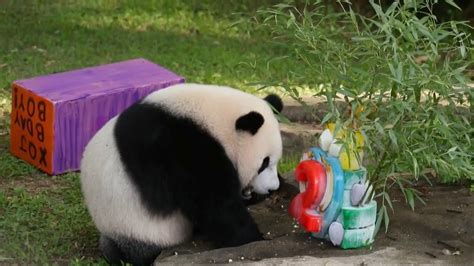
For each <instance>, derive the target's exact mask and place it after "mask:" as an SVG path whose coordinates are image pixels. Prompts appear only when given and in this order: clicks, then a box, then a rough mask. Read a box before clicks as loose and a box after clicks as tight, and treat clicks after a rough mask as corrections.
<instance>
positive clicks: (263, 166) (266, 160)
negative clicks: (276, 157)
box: [258, 156, 270, 174]
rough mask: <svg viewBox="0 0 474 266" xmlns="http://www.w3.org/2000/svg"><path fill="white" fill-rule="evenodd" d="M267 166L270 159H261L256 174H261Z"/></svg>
mask: <svg viewBox="0 0 474 266" xmlns="http://www.w3.org/2000/svg"><path fill="white" fill-rule="evenodd" d="M268 164H270V158H269V157H268V156H267V157H265V159H263V162H262V165H261V166H260V169H258V173H259V174H260V173H261V172H263V170H265V168H267V167H268Z"/></svg>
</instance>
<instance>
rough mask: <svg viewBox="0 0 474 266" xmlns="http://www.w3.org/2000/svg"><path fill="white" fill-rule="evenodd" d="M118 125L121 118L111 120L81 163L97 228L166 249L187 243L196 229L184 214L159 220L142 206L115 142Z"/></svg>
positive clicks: (88, 148)
mask: <svg viewBox="0 0 474 266" xmlns="http://www.w3.org/2000/svg"><path fill="white" fill-rule="evenodd" d="M116 121H117V117H115V118H113V119H111V120H110V121H109V122H108V123H106V125H105V126H104V127H103V128H102V129H101V130H100V131H99V132H98V133H97V134H96V135H95V136H94V137H93V138H92V140H91V141H90V142H89V144H88V145H87V147H86V149H85V151H84V155H83V160H82V162H81V169H82V170H81V186H82V191H83V194H84V197H85V201H86V205H87V207H88V210H89V213H90V215H91V216H92V219H93V221H94V223H95V225H96V226H97V228H98V229H99V231H100V232H102V233H105V234H108V235H111V236H113V235H124V236H131V237H134V238H137V239H140V240H143V241H146V242H149V243H154V244H158V245H163V246H170V245H175V244H178V243H180V242H182V241H184V240H185V238H186V237H188V236H189V235H190V234H191V231H192V228H191V225H190V223H189V221H187V220H186V219H185V218H184V217H183V215H182V214H181V213H179V212H176V213H175V214H174V215H171V216H167V217H159V216H157V215H155V214H153V215H152V214H151V213H150V212H149V211H148V210H147V209H146V208H145V207H144V206H143V204H142V203H141V202H140V198H139V195H138V193H137V191H136V189H135V187H134V186H133V184H132V182H131V180H130V178H129V177H128V176H127V173H126V172H125V169H124V167H123V164H122V163H121V161H120V156H119V153H118V151H117V146H116V144H115V140H114V138H113V130H114V126H115V124H116ZM110 173H114V174H113V175H111V174H110Z"/></svg>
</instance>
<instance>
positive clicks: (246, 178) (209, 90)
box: [81, 84, 282, 246]
mask: <svg viewBox="0 0 474 266" xmlns="http://www.w3.org/2000/svg"><path fill="white" fill-rule="evenodd" d="M145 102H149V103H153V104H157V105H159V106H161V107H163V108H166V109H168V111H170V112H171V113H173V114H174V115H177V116H181V117H187V118H190V119H192V120H193V121H195V122H196V123H198V124H200V125H202V126H203V127H204V128H206V129H207V130H208V131H209V132H210V133H211V134H212V135H213V136H214V137H215V138H216V139H217V140H218V141H219V142H220V143H222V144H223V146H224V148H225V151H226V153H227V155H228V156H229V158H230V159H231V161H232V162H233V163H234V164H235V167H236V168H237V169H238V172H239V174H240V181H241V184H242V187H245V186H247V185H248V184H250V183H251V184H252V186H254V189H255V191H256V192H258V193H262V194H265V193H267V192H268V190H275V189H277V188H278V186H279V183H278V176H277V171H276V164H277V162H278V160H279V159H280V157H281V153H282V143H281V136H280V130H279V125H278V122H277V120H276V119H275V117H274V115H273V112H272V110H271V108H270V107H269V106H268V104H267V103H266V102H265V101H264V100H262V99H260V98H258V97H255V96H253V95H250V94H247V93H244V92H241V91H238V90H234V89H231V88H228V87H218V86H209V85H196V84H181V85H175V86H172V87H169V88H167V89H164V90H160V91H158V92H154V93H152V94H150V95H149V96H147V97H146V98H145ZM250 111H257V112H259V113H260V114H262V115H263V117H264V119H265V122H264V125H263V126H262V127H261V128H260V129H259V130H258V132H257V133H256V134H255V135H253V136H252V135H251V134H250V133H248V132H238V131H236V130H235V122H236V120H237V119H238V118H239V117H240V116H242V115H245V114H247V113H249V112H250ZM115 123H116V117H115V118H113V119H111V120H110V121H109V122H108V123H107V124H106V125H105V126H104V127H103V128H102V129H101V130H100V131H99V132H98V133H97V134H96V135H95V136H94V137H93V139H92V140H91V141H90V142H89V144H88V145H87V147H86V149H85V152H84V155H83V160H82V162H81V171H82V172H81V182H82V190H83V193H84V196H85V201H86V205H87V207H88V209H89V213H90V214H91V216H92V218H93V220H94V223H95V224H96V226H97V228H98V229H99V231H101V232H102V233H106V234H107V233H108V234H111V235H113V234H115V233H120V234H125V236H133V237H135V238H138V239H140V240H143V241H147V242H149V243H154V244H157V245H160V246H171V245H175V244H178V243H180V242H182V241H184V240H185V239H186V238H187V237H188V236H190V234H191V231H192V228H191V224H190V222H189V221H187V219H186V218H185V217H184V216H183V215H182V214H181V213H180V212H178V211H177V212H176V213H174V214H173V215H172V216H167V217H166V218H165V217H160V216H157V215H151V214H150V213H149V212H148V211H147V210H146V209H145V208H144V206H142V204H141V202H140V199H139V195H138V193H137V191H136V189H135V188H134V186H133V185H132V184H131V181H130V180H129V178H128V177H127V174H126V172H125V170H124V168H123V165H122V163H121V161H120V158H119V154H118V151H117V147H116V145H115V140H114V138H113V129H114V126H115ZM267 156H269V157H270V163H269V167H268V168H267V169H265V170H264V171H263V172H262V173H261V174H260V175H257V172H258V169H259V167H260V165H261V163H262V161H263V159H264V158H265V157H267Z"/></svg>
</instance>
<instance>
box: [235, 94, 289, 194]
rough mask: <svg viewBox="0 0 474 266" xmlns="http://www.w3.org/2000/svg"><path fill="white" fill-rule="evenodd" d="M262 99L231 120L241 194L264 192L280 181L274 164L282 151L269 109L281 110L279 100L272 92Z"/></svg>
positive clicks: (276, 128)
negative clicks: (256, 107)
mask: <svg viewBox="0 0 474 266" xmlns="http://www.w3.org/2000/svg"><path fill="white" fill-rule="evenodd" d="M264 100H265V101H266V103H265V102H264V101H263V100H262V106H261V108H259V110H253V111H249V112H248V113H245V114H243V115H241V116H240V117H239V118H238V119H237V120H236V121H235V129H236V130H237V138H238V146H239V148H238V150H239V152H238V153H237V170H238V172H239V176H240V181H241V185H242V188H243V191H242V192H243V194H242V196H243V197H244V198H246V197H250V194H251V192H256V193H257V194H268V193H269V192H271V191H273V190H276V189H278V187H279V185H280V182H279V179H278V172H277V164H278V161H279V160H280V157H281V155H282V141H281V135H280V129H279V124H278V121H277V119H276V117H275V115H274V111H273V110H275V111H278V112H281V110H282V109H283V104H282V101H281V99H280V98H279V97H278V96H276V95H269V96H267V97H266V98H265V99H264ZM270 106H272V107H273V110H272V108H271V107H270Z"/></svg>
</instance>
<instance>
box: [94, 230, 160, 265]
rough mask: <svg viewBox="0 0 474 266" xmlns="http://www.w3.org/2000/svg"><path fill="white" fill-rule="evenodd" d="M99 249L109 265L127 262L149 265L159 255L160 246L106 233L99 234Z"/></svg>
mask: <svg viewBox="0 0 474 266" xmlns="http://www.w3.org/2000/svg"><path fill="white" fill-rule="evenodd" d="M100 249H101V250H102V253H103V254H104V257H105V259H106V260H107V262H108V263H109V264H111V265H122V264H123V263H124V262H129V263H131V264H133V265H151V264H153V262H154V261H155V259H156V257H158V255H160V253H161V248H160V247H158V246H156V245H151V244H147V243H144V242H142V241H138V240H135V239H128V238H124V237H116V238H114V239H112V238H111V237H108V236H106V235H103V234H102V235H101V236H100Z"/></svg>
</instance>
